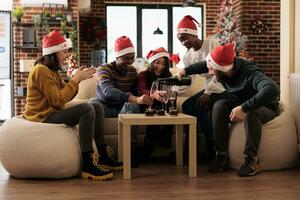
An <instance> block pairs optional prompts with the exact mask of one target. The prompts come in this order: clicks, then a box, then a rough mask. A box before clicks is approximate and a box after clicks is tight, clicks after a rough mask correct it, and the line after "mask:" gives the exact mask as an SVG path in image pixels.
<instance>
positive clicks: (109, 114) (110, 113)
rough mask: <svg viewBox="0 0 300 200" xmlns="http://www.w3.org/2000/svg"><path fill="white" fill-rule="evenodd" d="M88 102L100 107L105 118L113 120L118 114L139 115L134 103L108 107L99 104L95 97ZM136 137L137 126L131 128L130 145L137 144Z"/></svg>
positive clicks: (136, 105)
mask: <svg viewBox="0 0 300 200" xmlns="http://www.w3.org/2000/svg"><path fill="white" fill-rule="evenodd" d="M90 102H98V103H100V104H101V105H102V108H103V110H104V116H105V118H115V117H118V114H125V113H128V114H132V113H141V110H140V106H139V105H138V104H135V103H130V102H125V103H124V104H123V106H121V107H108V106H107V105H105V104H104V103H101V102H100V101H99V100H98V99H97V98H96V97H95V98H91V99H90ZM137 135H138V126H131V143H132V144H136V143H137Z"/></svg>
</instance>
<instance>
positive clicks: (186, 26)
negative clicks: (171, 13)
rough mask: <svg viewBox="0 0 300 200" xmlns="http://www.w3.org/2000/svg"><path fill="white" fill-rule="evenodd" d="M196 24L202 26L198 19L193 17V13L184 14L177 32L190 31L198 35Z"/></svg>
mask: <svg viewBox="0 0 300 200" xmlns="http://www.w3.org/2000/svg"><path fill="white" fill-rule="evenodd" d="M196 24H197V26H201V24H200V23H199V22H198V21H197V20H195V18H193V17H192V16H191V15H186V16H184V17H183V19H182V20H181V21H180V22H179V24H178V26H177V34H179V33H188V34H191V35H195V36H198V29H197V26H196Z"/></svg>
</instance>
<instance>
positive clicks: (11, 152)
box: [0, 116, 81, 179]
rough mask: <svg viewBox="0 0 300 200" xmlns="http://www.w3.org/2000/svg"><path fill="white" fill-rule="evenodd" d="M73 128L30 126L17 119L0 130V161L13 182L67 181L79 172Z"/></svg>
mask: <svg viewBox="0 0 300 200" xmlns="http://www.w3.org/2000/svg"><path fill="white" fill-rule="evenodd" d="M77 132H78V131H77V129H76V128H71V127H68V126H65V125H63V124H48V123H39V122H31V121H28V120H26V119H24V118H23V117H21V116H17V117H13V118H12V119H9V120H7V121H6V122H5V123H4V124H3V126H2V127H1V129H0V161H1V163H2V165H3V167H4V168H5V169H6V170H7V171H8V173H9V174H11V175H12V176H14V177H17V178H55V179H57V178H68V177H72V176H76V175H78V174H79V172H80V162H81V151H80V145H79V142H78V134H77Z"/></svg>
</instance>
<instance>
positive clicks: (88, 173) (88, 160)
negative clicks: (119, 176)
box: [81, 152, 113, 181]
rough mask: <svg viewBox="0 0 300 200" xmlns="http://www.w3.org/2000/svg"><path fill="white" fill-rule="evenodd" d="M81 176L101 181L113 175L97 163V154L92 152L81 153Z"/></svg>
mask: <svg viewBox="0 0 300 200" xmlns="http://www.w3.org/2000/svg"><path fill="white" fill-rule="evenodd" d="M81 177H82V178H83V179H89V178H90V179H92V180H94V181H103V180H106V179H110V178H112V177H113V173H112V172H111V171H110V170H108V169H105V168H103V167H101V166H100V165H98V156H96V155H95V154H94V153H92V152H84V153H82V168H81Z"/></svg>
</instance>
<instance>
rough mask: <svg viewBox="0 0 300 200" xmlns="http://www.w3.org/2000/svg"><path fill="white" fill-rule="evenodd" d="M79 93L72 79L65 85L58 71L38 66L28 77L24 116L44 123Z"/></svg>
mask: <svg viewBox="0 0 300 200" xmlns="http://www.w3.org/2000/svg"><path fill="white" fill-rule="evenodd" d="M77 92H78V84H77V83H76V82H74V81H73V80H72V79H70V81H69V82H68V83H65V82H64V80H63V79H62V78H61V76H60V74H59V72H58V71H52V70H50V69H49V68H48V67H46V66H44V65H41V64H37V65H36V66H34V67H33V69H32V70H31V72H30V73H29V76H28V83H27V97H26V105H25V111H24V113H23V116H24V117H25V118H26V119H28V120H30V121H36V122H42V121H44V120H45V119H46V118H47V117H48V115H49V114H50V113H52V112H56V111H59V110H62V109H64V105H65V103H67V102H68V101H70V100H72V99H73V98H74V97H75V95H76V94H77Z"/></svg>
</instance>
